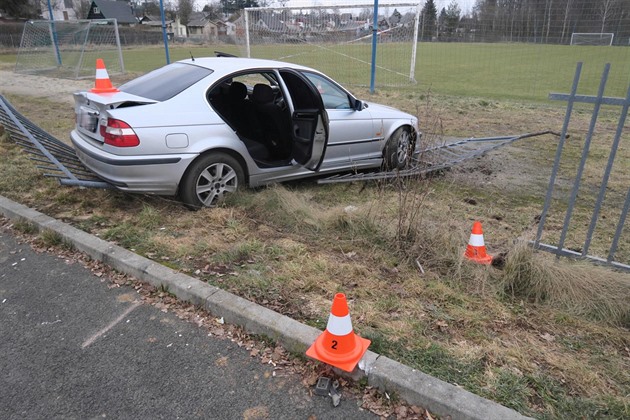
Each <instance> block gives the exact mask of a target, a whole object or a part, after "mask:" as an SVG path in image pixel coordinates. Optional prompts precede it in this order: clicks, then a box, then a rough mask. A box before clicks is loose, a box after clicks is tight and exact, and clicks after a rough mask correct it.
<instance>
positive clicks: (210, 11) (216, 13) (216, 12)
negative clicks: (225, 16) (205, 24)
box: [201, 3, 221, 20]
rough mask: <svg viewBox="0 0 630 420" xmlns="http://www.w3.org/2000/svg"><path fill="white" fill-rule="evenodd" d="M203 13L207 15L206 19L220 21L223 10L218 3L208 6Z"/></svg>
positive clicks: (204, 7)
mask: <svg viewBox="0 0 630 420" xmlns="http://www.w3.org/2000/svg"><path fill="white" fill-rule="evenodd" d="M201 11H202V12H204V13H205V14H206V18H208V19H210V20H216V19H219V17H220V16H221V9H220V8H219V6H218V4H216V3H209V4H206V5H205V6H203V9H202V10H201Z"/></svg>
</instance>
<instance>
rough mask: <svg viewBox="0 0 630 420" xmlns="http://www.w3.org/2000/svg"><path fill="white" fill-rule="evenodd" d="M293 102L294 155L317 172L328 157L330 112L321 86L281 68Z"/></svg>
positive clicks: (292, 135) (300, 162) (297, 73)
mask: <svg viewBox="0 0 630 420" xmlns="http://www.w3.org/2000/svg"><path fill="white" fill-rule="evenodd" d="M280 75H281V76H282V79H283V80H284V83H285V85H286V86H287V89H288V90H289V94H290V95H291V102H292V103H293V113H292V114H291V120H292V121H291V137H292V139H293V148H292V151H293V153H292V157H293V160H294V161H295V162H297V163H298V164H300V165H302V166H304V167H305V168H307V169H310V170H311V171H317V170H318V169H319V167H320V166H321V164H322V161H323V160H324V154H325V153H326V144H327V143H328V114H327V113H326V109H325V108H324V103H323V101H322V97H321V95H320V94H319V92H318V91H317V88H316V87H315V86H314V85H313V84H312V83H311V82H310V81H309V80H308V79H307V78H306V77H304V76H303V75H302V74H300V73H299V72H297V71H295V70H292V69H281V70H280Z"/></svg>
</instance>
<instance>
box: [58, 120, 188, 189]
mask: <svg viewBox="0 0 630 420" xmlns="http://www.w3.org/2000/svg"><path fill="white" fill-rule="evenodd" d="M70 140H71V141H72V144H73V145H74V148H75V150H76V153H77V156H78V158H79V159H80V160H81V162H83V164H84V165H85V166H86V167H87V168H88V169H90V170H91V171H92V172H94V173H95V174H97V175H98V176H99V177H101V178H103V179H104V180H105V181H107V182H109V183H110V184H112V185H114V186H115V187H117V188H119V189H121V190H124V191H129V192H141V193H148V194H159V195H175V194H176V193H177V188H178V185H179V182H180V180H181V178H182V176H183V175H184V172H185V171H186V168H187V167H188V165H189V164H190V162H192V161H193V160H194V159H195V158H196V157H197V155H196V154H172V155H170V154H169V155H149V156H119V155H115V154H112V153H108V152H105V151H103V150H100V149H99V148H97V147H94V146H93V145H91V144H90V143H88V142H86V141H85V140H83V139H82V138H81V136H80V134H78V133H77V132H76V131H75V130H73V131H72V132H71V133H70Z"/></svg>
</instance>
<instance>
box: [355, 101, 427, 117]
mask: <svg viewBox="0 0 630 420" xmlns="http://www.w3.org/2000/svg"><path fill="white" fill-rule="evenodd" d="M366 104H367V105H368V110H369V111H370V113H371V114H372V116H373V117H374V118H415V117H414V116H413V115H411V114H407V113H406V112H403V111H401V110H399V109H396V108H393V107H391V106H387V105H381V104H377V103H374V102H366Z"/></svg>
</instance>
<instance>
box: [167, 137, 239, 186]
mask: <svg viewBox="0 0 630 420" xmlns="http://www.w3.org/2000/svg"><path fill="white" fill-rule="evenodd" d="M213 153H223V154H226V155H228V156H230V157H233V158H234V159H236V161H237V162H238V163H239V165H241V169H243V175H244V177H245V180H244V183H245V185H249V168H248V167H247V162H246V161H245V159H244V158H243V156H242V155H241V154H240V153H238V152H236V151H234V150H233V149H229V148H226V147H219V148H214V149H207V150H204V151H203V152H201V153H199V155H198V156H197V157H196V158H195V159H193V160H192V161H191V162H190V163H189V164H188V167H187V168H186V170H185V171H184V173H183V174H182V177H181V178H180V180H179V184H178V189H179V188H180V187H181V185H182V181H183V180H184V179H185V178H186V176H187V175H188V172H189V171H190V168H192V167H193V165H194V164H195V162H197V161H199V160H200V159H202V158H203V157H205V156H208V155H211V154H213Z"/></svg>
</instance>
